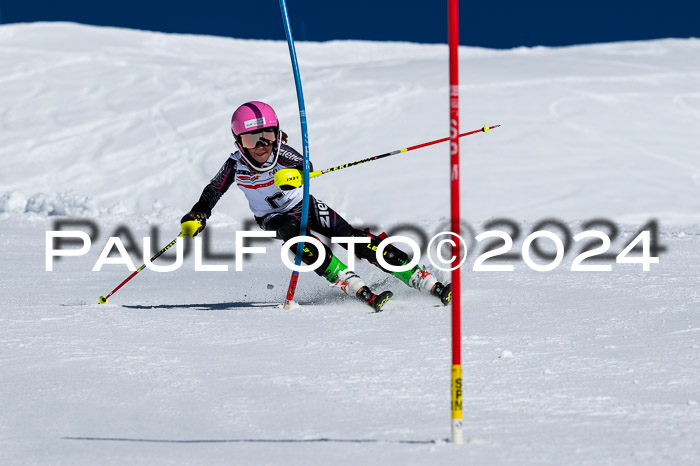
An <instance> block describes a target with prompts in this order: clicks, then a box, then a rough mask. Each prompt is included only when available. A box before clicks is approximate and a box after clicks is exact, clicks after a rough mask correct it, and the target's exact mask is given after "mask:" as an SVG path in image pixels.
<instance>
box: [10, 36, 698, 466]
mask: <svg viewBox="0 0 700 466" xmlns="http://www.w3.org/2000/svg"><path fill="white" fill-rule="evenodd" d="M297 53H298V56H299V60H300V66H301V72H302V79H303V85H304V93H305V97H306V106H307V116H308V122H309V136H310V144H311V150H310V153H311V159H312V162H313V163H314V166H315V168H316V169H322V168H328V167H332V166H335V165H339V164H342V163H346V162H350V161H353V160H359V159H362V158H365V157H368V156H372V155H378V154H382V153H384V152H388V151H392V150H396V149H400V148H403V147H408V146H411V145H414V144H419V143H422V142H427V141H430V140H433V139H437V138H441V137H444V136H446V135H447V130H448V122H447V111H448V107H447V103H448V100H447V87H448V86H447V82H448V79H447V47H446V46H442V45H419V44H410V43H371V42H358V41H343V42H328V43H309V42H305V43H298V44H297ZM460 57H461V59H460V66H461V69H460V74H461V82H462V85H461V86H460V101H461V112H462V113H461V117H460V118H461V129H462V131H468V130H472V129H477V128H480V127H481V126H483V125H484V124H489V125H493V124H500V125H502V126H501V128H498V129H496V130H493V131H492V132H490V133H489V134H476V135H473V136H469V137H466V138H463V139H462V155H461V157H462V159H461V160H462V164H463V165H462V199H461V202H462V209H463V210H462V212H463V217H464V219H465V221H466V222H468V224H469V226H470V227H471V228H472V230H473V233H479V232H482V231H483V230H484V223H485V222H487V221H489V220H492V219H498V218H504V217H505V218H509V219H512V220H513V221H514V222H516V223H517V225H519V226H520V228H521V230H522V232H523V233H522V234H521V235H520V238H519V241H516V247H515V248H514V250H513V251H512V252H519V249H518V244H520V243H522V239H523V238H524V236H525V235H526V234H527V233H528V232H530V231H531V230H532V228H533V227H534V226H535V225H536V224H537V223H538V222H539V221H541V220H544V219H546V218H558V219H561V220H562V221H563V222H564V224H565V226H566V227H567V228H569V229H570V230H571V232H572V233H573V234H576V233H578V232H580V231H582V230H583V229H584V227H583V224H584V223H585V222H586V221H588V220H591V219H596V218H597V219H600V218H604V219H609V220H611V221H612V222H614V224H615V225H617V226H618V227H619V229H620V235H619V237H618V238H617V239H616V240H615V241H613V247H612V249H611V251H614V252H619V251H620V250H621V249H622V247H623V246H624V244H626V243H627V242H629V240H631V239H632V238H633V236H634V234H635V232H636V231H637V230H639V229H640V227H641V226H642V225H644V224H645V223H646V222H647V221H649V220H650V219H658V222H659V241H660V242H661V244H662V245H663V246H665V247H666V248H667V250H666V251H665V252H664V253H662V254H660V262H659V264H652V265H651V271H649V272H643V271H642V267H641V266H640V265H633V264H615V263H614V262H607V263H612V264H613V266H612V272H589V273H583V272H578V273H576V272H572V271H570V270H569V269H570V266H571V262H572V260H573V258H574V256H575V255H574V254H567V255H566V257H565V259H564V261H563V263H562V264H561V265H560V266H559V267H557V268H556V269H555V270H553V271H551V272H545V273H539V272H535V271H533V270H531V269H529V268H528V267H527V266H526V265H525V264H524V263H523V261H522V260H512V261H509V262H507V263H511V264H514V266H515V270H514V271H513V272H473V271H472V269H471V268H472V266H473V263H474V259H475V257H474V254H473V251H472V254H470V256H469V259H468V260H467V262H466V265H465V268H464V273H463V277H462V282H463V283H462V285H463V286H462V293H463V296H462V307H463V319H462V320H463V329H462V332H463V339H462V359H463V360H462V365H463V376H464V403H465V404H464V421H465V422H464V424H465V433H466V444H465V445H463V446H455V445H452V444H450V443H447V442H446V440H445V439H447V438H448V437H449V426H450V419H449V416H450V413H449V403H450V399H449V396H450V392H449V389H450V386H449V383H450V376H449V374H450V364H451V362H450V313H449V308H442V307H435V300H434V298H430V297H427V296H421V295H419V294H417V292H415V291H414V290H410V289H408V288H407V287H405V286H404V285H402V284H401V283H400V282H398V281H397V280H396V279H394V278H391V277H388V276H386V275H385V274H383V273H382V272H381V271H379V270H377V269H376V268H373V267H371V266H369V265H368V264H366V263H362V264H360V265H359V266H358V273H360V275H361V276H363V277H364V278H365V280H366V281H367V282H368V283H369V284H371V285H372V286H373V288H375V289H378V290H383V289H392V290H393V291H394V292H395V296H394V298H393V299H392V300H391V301H390V302H389V304H388V305H387V309H386V311H385V312H383V313H380V314H373V313H369V312H368V310H367V308H366V307H365V306H363V305H362V304H360V303H358V302H356V301H354V300H352V299H350V298H345V297H342V296H340V292H339V291H338V290H337V289H333V288H330V287H328V286H327V285H326V283H325V282H324V281H323V280H321V279H320V278H318V277H316V276H315V275H313V274H302V276H301V278H300V283H299V287H298V290H297V300H298V301H299V303H300V304H301V306H300V307H299V308H297V309H295V310H293V311H285V310H284V309H281V308H280V307H279V304H280V303H281V302H282V301H283V299H284V294H285V292H286V289H287V283H288V281H289V276H290V272H289V271H288V270H287V269H286V268H284V266H282V265H281V262H280V260H279V244H278V243H275V242H268V243H265V244H266V246H267V248H268V254H266V255H265V256H260V257H255V258H252V259H250V260H249V261H247V262H246V263H245V268H244V272H235V271H234V267H233V265H234V263H233V261H232V260H231V259H218V260H215V261H213V263H226V264H228V265H229V269H230V270H229V271H228V272H221V273H218V272H199V273H196V272H195V271H194V260H193V256H192V255H188V256H187V257H186V259H185V265H184V266H183V267H182V268H181V269H180V270H178V271H176V272H172V273H156V272H152V271H150V270H145V271H143V272H141V273H140V274H139V275H138V276H136V277H135V278H134V279H133V280H132V281H130V282H129V283H128V284H127V285H126V286H125V287H124V288H122V289H121V290H119V291H118V292H117V293H116V294H115V295H114V296H113V297H112V298H110V301H109V303H108V304H103V305H98V304H97V298H98V296H100V295H105V294H107V293H109V291H111V290H112V289H113V288H114V287H115V286H116V285H118V284H119V283H120V282H121V281H122V280H123V279H124V278H126V277H127V276H128V275H129V272H128V271H127V269H126V267H124V266H119V265H106V266H104V267H103V269H102V271H101V272H99V273H97V272H94V273H93V272H91V269H92V267H93V265H94V264H95V261H96V260H97V258H98V256H99V254H100V252H101V248H102V246H104V244H105V243H106V242H107V239H108V236H109V235H110V234H112V233H113V232H115V231H116V230H118V229H119V228H120V227H121V226H124V227H128V228H129V229H130V231H131V233H132V234H133V236H134V240H135V242H136V243H137V244H138V245H139V248H140V247H141V246H140V244H141V238H142V237H143V236H148V235H151V236H153V229H154V228H156V229H157V233H158V238H157V239H156V238H154V242H155V244H158V245H165V244H167V242H168V241H170V240H171V239H172V238H174V237H175V236H176V235H177V233H178V232H179V219H180V217H181V216H182V215H183V214H184V213H185V212H186V211H187V210H188V209H189V208H190V206H191V205H192V204H193V203H194V202H195V201H196V200H197V198H198V196H199V194H200V192H201V189H202V188H203V187H204V185H205V184H206V182H207V181H208V180H209V178H210V177H211V176H213V175H214V173H215V172H216V171H217V170H218V168H219V167H220V165H221V164H222V163H223V162H224V160H225V158H226V157H227V155H228V153H229V152H230V151H232V150H233V144H232V138H231V134H230V130H229V127H228V121H229V118H230V114H231V112H232V111H233V110H234V109H235V108H236V106H238V105H239V104H240V103H242V102H244V101H247V100H253V99H257V100H264V101H267V102H269V103H270V104H272V105H273V106H274V107H275V108H276V109H277V110H278V114H279V116H280V118H281V121H282V122H283V128H284V129H285V131H286V132H288V133H289V135H290V142H291V143H292V145H294V146H296V147H297V148H298V149H299V150H301V144H300V139H301V138H300V130H299V118H298V108H297V101H296V95H295V90H294V81H293V76H292V71H291V66H290V63H289V56H288V50H287V46H286V43H284V42H275V41H250V40H235V39H225V38H216V37H204V36H186V35H168V34H161V33H152V32H143V31H132V30H126V29H116V28H96V27H88V26H82V25H76V24H69V23H34V24H16V25H3V26H0V99H1V100H0V101H1V102H2V107H1V108H0V160H2V170H1V171H0V220H2V223H3V228H2V233H0V265H2V268H3V278H2V281H1V282H0V290H1V291H0V297H1V298H2V299H1V301H0V302H1V303H2V304H1V306H0V308H1V312H0V374H1V375H0V463H2V464H70V465H76V464H85V465H88V464H125V463H129V464H285V465H286V464H340V465H346V464H347V465H356V464H382V465H384V464H401V465H403V464H425V465H428V464H430V465H432V464H514V465H523V464H611V465H613V464H614V465H618V464H697V463H698V461H700V449H699V448H698V445H700V407H699V405H698V400H700V388H699V387H700V351H699V350H698V343H699V340H698V338H699V337H700V312H699V311H700V289H699V287H698V283H699V282H698V278H699V277H700V265H699V264H698V262H699V259H700V247H699V244H698V237H699V236H700V192H699V187H700V161H699V159H698V154H700V139H699V138H698V135H700V40H697V39H687V40H675V39H666V40H656V41H646V42H623V43H613V44H597V45H588V46H576V47H565V48H542V47H536V48H532V49H526V48H519V49H513V50H506V51H495V50H487V49H477V48H462V49H461V50H460ZM448 175H449V170H448V154H447V147H446V146H445V145H436V146H432V147H430V148H425V149H420V150H416V151H412V152H408V153H405V154H401V155H396V156H393V157H390V158H387V159H383V160H379V161H376V162H371V163H367V164H362V165H359V166H357V167H353V168H349V169H346V170H341V171H339V172H336V173H330V174H327V175H324V176H322V177H320V178H318V179H315V180H314V181H313V182H312V192H313V193H314V194H315V195H316V196H317V197H319V198H320V199H323V200H324V201H326V202H328V204H330V205H331V206H332V207H333V208H335V209H336V210H338V211H339V212H340V213H341V214H342V215H344V216H345V217H346V218H347V219H348V220H350V221H352V222H355V223H358V224H360V223H366V224H368V225H369V224H372V225H376V226H377V229H378V230H380V229H387V230H388V229H390V228H392V226H394V225H397V224H402V223H403V224H406V223H409V224H416V225H418V226H420V227H421V228H423V229H425V230H426V231H427V232H428V233H430V234H433V233H436V232H437V231H440V230H441V226H444V225H445V222H446V220H447V216H448V214H449V210H448V209H449V190H448V187H447V182H448ZM251 217H252V216H251V214H250V212H249V211H248V208H247V205H246V202H245V200H244V198H243V196H242V195H241V193H239V192H238V189H237V188H235V187H232V188H231V191H230V192H229V193H227V194H226V196H225V197H224V198H223V199H222V200H221V202H220V204H219V205H218V206H217V208H216V210H215V213H214V216H213V217H212V218H211V219H210V220H209V223H208V226H207V228H208V233H209V235H210V239H211V245H210V247H211V249H212V250H213V252H215V253H217V254H224V253H226V254H232V253H233V251H234V244H235V243H234V232H235V231H236V230H241V229H243V226H244V223H245V222H246V221H248V220H250V219H251ZM57 219H58V220H66V219H89V220H92V221H94V222H96V224H97V225H98V226H99V236H98V237H97V238H93V244H92V249H91V251H90V253H89V254H88V255H86V256H81V257H66V258H61V259H60V260H56V261H55V263H54V271H53V272H46V271H45V247H46V240H45V232H46V231H47V230H51V229H52V228H53V225H54V221H55V220H57ZM501 227H503V225H501ZM81 229H84V228H81ZM553 231H554V232H555V233H559V234H561V232H560V231H558V230H556V229H554V230H553ZM468 242H469V244H470V247H471V248H472V249H473V248H474V246H475V244H474V241H473V238H471V239H469V238H468ZM73 247H75V246H73ZM157 247H161V246H157ZM343 254H344V253H341V254H340V255H341V257H343ZM133 260H134V263H135V264H137V266H138V265H140V264H141V263H143V259H142V258H141V257H135V256H134V257H133ZM159 260H160V259H159ZM172 260H173V259H172V256H171V257H170V258H169V259H168V258H164V259H163V262H164V263H167V261H172ZM438 275H439V276H440V277H442V278H444V277H445V275H444V274H442V273H438Z"/></svg>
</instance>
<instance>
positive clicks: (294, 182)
mask: <svg viewBox="0 0 700 466" xmlns="http://www.w3.org/2000/svg"><path fill="white" fill-rule="evenodd" d="M499 126H501V125H493V126H487V125H484V127H483V128H479V129H475V130H474V131H468V132H466V133H462V134H460V135H459V137H460V138H461V137H464V136H469V135H470V134H476V133H488V132H489V130H492V129H494V128H498V127H499ZM449 140H450V138H449V137H446V138H442V139H436V140H434V141H430V142H424V143H423V144H416V145H415V146H411V147H406V148H404V149H398V150H395V151H392V152H387V153H386V154H380V155H374V156H372V157H367V158H365V159H362V160H357V161H355V162H349V163H344V164H343V165H338V166H337V167H332V168H326V169H325V170H315V171H312V172H311V173H310V174H309V177H310V178H316V177H318V176H321V175H325V174H326V173H330V172H334V171H337V170H342V169H343V168H350V167H354V166H355V165H359V164H361V163H366V162H373V161H375V160H379V159H383V158H384V157H389V156H391V155H396V154H403V153H404V152H408V151H411V150H414V149H420V148H421V147H427V146H432V145H433V144H438V143H441V142H445V141H449ZM275 185H277V186H280V187H282V186H285V187H289V188H298V187H300V186H301V185H302V179H301V174H300V172H299V170H296V169H294V168H283V169H282V170H279V171H278V172H277V173H275Z"/></svg>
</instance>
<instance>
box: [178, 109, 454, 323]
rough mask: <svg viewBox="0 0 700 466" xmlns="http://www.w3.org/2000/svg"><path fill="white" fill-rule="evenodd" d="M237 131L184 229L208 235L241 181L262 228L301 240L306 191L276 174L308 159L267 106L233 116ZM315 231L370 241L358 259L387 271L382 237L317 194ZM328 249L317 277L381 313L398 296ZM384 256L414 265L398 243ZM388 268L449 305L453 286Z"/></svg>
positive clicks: (418, 272)
mask: <svg viewBox="0 0 700 466" xmlns="http://www.w3.org/2000/svg"><path fill="white" fill-rule="evenodd" d="M231 131H232V133H233V137H234V138H235V141H236V142H235V144H236V148H237V150H236V151H235V152H234V153H233V154H231V155H230V156H229V157H228V159H227V160H226V162H225V163H224V165H223V166H222V167H221V169H220V170H219V172H218V173H217V174H216V175H215V176H214V178H212V179H211V181H210V182H209V184H208V185H207V186H206V187H205V188H204V191H203V192H202V195H201V196H200V198H199V201H197V203H195V204H194V206H192V209H191V210H190V212H189V213H187V214H186V215H185V216H184V217H183V218H182V220H181V223H182V227H183V229H182V231H183V232H185V234H187V235H188V236H195V235H196V234H197V233H199V232H200V231H202V230H203V229H204V227H205V225H206V220H207V219H208V218H209V217H211V212H212V209H213V208H214V206H215V205H216V203H217V202H218V201H219V199H220V198H221V196H222V195H223V194H224V193H225V192H226V191H227V190H228V188H229V187H230V186H231V184H233V183H234V182H235V183H236V184H237V185H238V187H239V188H240V189H241V190H242V191H243V193H244V194H245V196H246V198H247V199H248V203H249V206H250V210H251V211H252V212H253V214H254V215H255V220H256V221H257V223H258V225H259V226H260V228H262V229H263V230H268V231H275V232H276V233H277V238H279V239H281V240H283V241H287V240H289V239H291V238H294V237H296V236H297V235H298V234H299V227H300V217H301V211H302V198H303V191H302V190H301V189H299V188H293V189H284V190H283V189H281V188H279V187H277V186H275V184H274V175H275V173H276V172H277V171H278V170H281V169H284V168H295V169H299V170H302V169H303V158H302V156H301V155H300V154H299V153H298V152H297V151H296V150H294V149H293V148H292V147H290V146H288V145H287V144H286V142H287V135H286V134H285V133H284V132H283V131H281V130H280V126H279V121H278V119H277V115H276V114H275V111H274V110H273V109H272V107H270V106H269V105H267V104H265V103H263V102H258V101H253V102H247V103H245V104H243V105H241V106H240V107H238V109H237V110H236V111H235V112H234V113H233V116H232V117H231ZM188 222H195V223H188ZM310 230H313V231H315V232H317V233H320V234H322V235H324V236H327V237H352V236H356V237H369V238H370V242H369V243H367V244H358V245H356V248H355V249H356V255H357V256H358V257H361V258H363V259H367V260H368V261H369V262H370V263H372V264H373V265H375V266H377V267H379V268H382V267H381V266H380V265H379V264H378V262H377V256H376V249H377V245H378V244H379V243H380V242H381V241H382V238H381V237H379V236H376V235H373V234H371V233H369V232H367V231H362V230H358V229H356V228H353V226H352V225H350V224H349V223H348V222H347V221H346V220H345V219H344V218H343V217H341V216H340V215H339V214H338V213H337V212H335V211H334V210H333V209H331V208H330V207H329V206H328V205H326V204H325V203H323V202H322V201H320V200H318V199H316V198H314V197H313V196H309V215H308V228H307V236H311V231H310ZM324 249H325V253H326V258H325V260H324V261H323V263H322V264H321V265H320V267H318V268H317V269H316V273H317V274H318V275H320V276H322V277H324V278H325V279H326V280H328V281H329V282H330V283H331V284H334V285H338V286H340V288H341V289H342V291H343V292H345V294H347V295H350V296H355V297H357V298H358V299H360V300H361V301H363V302H365V303H367V304H368V305H369V306H371V307H372V308H374V309H375V311H380V310H381V307H382V306H383V305H384V303H386V301H388V299H389V298H390V297H391V296H392V293H391V291H385V292H383V293H380V294H379V295H376V294H374V293H373V292H372V291H371V290H370V289H369V287H368V286H367V285H366V284H365V283H364V281H362V279H361V278H360V277H359V276H358V275H357V274H356V273H355V272H354V271H352V270H349V269H348V268H347V266H346V265H345V264H344V263H343V262H342V261H341V260H340V259H338V258H337V257H336V256H335V255H334V254H333V252H332V251H331V249H330V248H329V247H328V246H326V245H325V244H324ZM317 255H318V251H317V249H316V247H315V246H314V245H313V244H310V243H306V244H305V247H304V252H303V256H302V261H303V262H304V263H305V264H311V263H314V262H315V260H316V257H318V256H317ZM383 258H384V260H385V261H386V263H388V264H391V265H395V266H401V265H404V264H406V263H408V262H409V257H408V255H407V254H406V253H405V252H403V251H402V250H400V249H399V248H397V247H395V246H393V245H389V246H387V247H386V248H385V250H384V256H383ZM382 270H384V271H385V272H387V273H391V274H392V275H394V276H396V277H397V278H399V279H400V280H401V281H402V282H404V283H405V284H406V285H408V286H410V287H413V288H415V289H417V290H419V291H423V292H426V293H429V294H431V295H433V296H436V297H438V298H439V299H440V301H441V302H442V303H443V304H444V305H447V304H448V303H449V302H450V299H451V297H452V289H451V286H450V285H449V284H448V285H443V284H442V283H440V282H439V281H437V279H436V278H435V277H434V276H433V275H432V274H430V273H429V272H428V271H426V270H425V269H424V268H421V267H419V266H415V267H413V268H412V269H410V270H407V271H405V272H389V271H388V270H386V269H382Z"/></svg>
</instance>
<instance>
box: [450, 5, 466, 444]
mask: <svg viewBox="0 0 700 466" xmlns="http://www.w3.org/2000/svg"><path fill="white" fill-rule="evenodd" d="M447 11H448V13H447V16H448V21H447V32H448V41H447V43H448V46H449V56H450V87H449V89H450V101H449V102H450V103H449V105H450V217H451V222H450V223H451V229H452V233H454V234H456V235H459V233H460V225H459V223H460V219H459V216H460V212H459V178H460V171H459V0H448V2H447ZM457 237H458V238H459V236H457ZM460 246H461V245H460V241H453V243H452V256H453V257H452V299H451V301H450V303H451V306H452V370H451V372H452V383H451V389H450V392H451V405H452V409H451V411H452V443H456V444H461V443H463V441H464V434H463V432H462V426H463V424H462V328H461V325H462V324H461V320H462V319H461V312H462V309H461V299H460V295H461V293H460V291H461V288H460V270H459V261H460V257H461V254H460ZM465 252H466V251H465Z"/></svg>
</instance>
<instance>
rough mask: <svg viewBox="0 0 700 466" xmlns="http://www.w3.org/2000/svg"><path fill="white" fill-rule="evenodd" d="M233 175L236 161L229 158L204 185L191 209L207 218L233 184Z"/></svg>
mask: <svg viewBox="0 0 700 466" xmlns="http://www.w3.org/2000/svg"><path fill="white" fill-rule="evenodd" d="M235 175H236V162H235V161H234V160H233V159H230V158H229V159H227V160H226V163H224V165H223V166H222V167H221V169H220V170H219V172H218V173H217V174H216V175H215V176H214V178H212V179H211V181H210V182H209V184H208V185H206V186H205V187H204V191H202V195H201V196H199V200H198V201H197V202H196V203H195V205H193V206H192V209H191V211H192V212H198V213H202V214H204V215H205V216H206V217H207V218H208V217H211V211H212V209H213V208H214V206H215V205H216V203H217V202H219V199H221V196H223V195H224V193H225V192H226V191H228V188H229V187H230V186H231V185H232V184H233V180H234V179H235V178H236V176H235Z"/></svg>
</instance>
